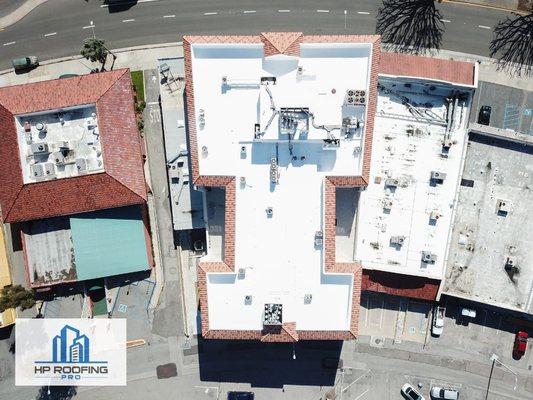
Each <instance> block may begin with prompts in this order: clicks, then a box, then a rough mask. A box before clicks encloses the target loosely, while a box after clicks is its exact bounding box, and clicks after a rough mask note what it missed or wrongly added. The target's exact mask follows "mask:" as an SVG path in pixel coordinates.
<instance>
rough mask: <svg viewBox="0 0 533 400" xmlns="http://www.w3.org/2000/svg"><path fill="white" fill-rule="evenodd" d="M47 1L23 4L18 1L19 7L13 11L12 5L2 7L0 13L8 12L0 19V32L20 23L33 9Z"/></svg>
mask: <svg viewBox="0 0 533 400" xmlns="http://www.w3.org/2000/svg"><path fill="white" fill-rule="evenodd" d="M47 1H48V0H26V1H24V2H21V1H18V3H22V4H20V6H19V7H18V8H16V9H14V10H13V7H12V6H13V5H12V4H10V5H8V6H3V7H2V9H0V13H1V14H3V13H4V12H9V14H7V15H4V16H2V17H0V30H2V29H4V28H7V27H8V26H10V25H13V24H14V23H16V22H18V21H20V20H21V19H22V18H24V17H25V16H26V15H28V14H29V13H30V12H32V11H33V9H34V8H35V7H38V6H40V5H41V4H43V3H46V2H47Z"/></svg>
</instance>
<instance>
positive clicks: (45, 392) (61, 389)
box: [36, 386, 78, 400]
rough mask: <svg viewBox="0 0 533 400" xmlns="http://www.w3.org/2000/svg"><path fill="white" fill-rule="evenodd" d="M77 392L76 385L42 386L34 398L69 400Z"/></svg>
mask: <svg viewBox="0 0 533 400" xmlns="http://www.w3.org/2000/svg"><path fill="white" fill-rule="evenodd" d="M77 393H78V390H77V389H76V386H42V387H41V388H40V389H39V393H38V394H37V397H36V400H70V399H72V398H73V397H74V396H76V394H77Z"/></svg>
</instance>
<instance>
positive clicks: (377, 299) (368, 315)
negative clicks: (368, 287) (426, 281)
mask: <svg viewBox="0 0 533 400" xmlns="http://www.w3.org/2000/svg"><path fill="white" fill-rule="evenodd" d="M430 309H431V305H430V304H429V303H422V302H417V301H414V300H409V299H403V298H400V297H395V296H388V295H385V294H381V293H371V292H364V293H362V294H361V312H360V318H359V332H360V334H361V335H367V336H371V337H378V338H379V337H381V338H384V339H393V340H395V342H396V343H401V342H402V341H411V342H417V343H424V341H425V339H426V331H427V327H428V316H429V312H430Z"/></svg>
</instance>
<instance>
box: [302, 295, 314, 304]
mask: <svg viewBox="0 0 533 400" xmlns="http://www.w3.org/2000/svg"><path fill="white" fill-rule="evenodd" d="M311 301H313V295H312V294H311V293H307V294H305V295H304V304H311Z"/></svg>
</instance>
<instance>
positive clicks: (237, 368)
mask: <svg viewBox="0 0 533 400" xmlns="http://www.w3.org/2000/svg"><path fill="white" fill-rule="evenodd" d="M341 350H342V341H306V342H298V343H296V344H294V346H293V345H292V344H290V343H262V342H259V341H241V340H204V339H202V338H201V337H199V338H198V356H199V369H200V379H201V380H202V381H206V382H232V383H249V384H250V385H251V386H252V387H268V388H282V387H283V386H284V385H302V386H324V387H327V386H334V384H335V376H336V374H337V366H340V365H342V361H341V360H340V354H341ZM294 357H295V358H294Z"/></svg>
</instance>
